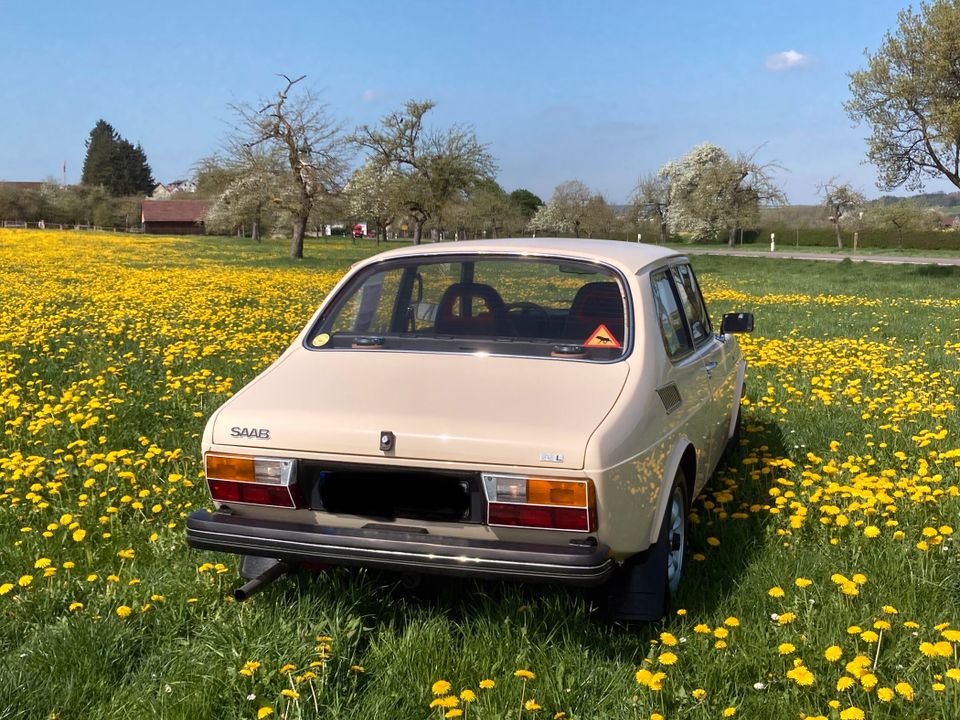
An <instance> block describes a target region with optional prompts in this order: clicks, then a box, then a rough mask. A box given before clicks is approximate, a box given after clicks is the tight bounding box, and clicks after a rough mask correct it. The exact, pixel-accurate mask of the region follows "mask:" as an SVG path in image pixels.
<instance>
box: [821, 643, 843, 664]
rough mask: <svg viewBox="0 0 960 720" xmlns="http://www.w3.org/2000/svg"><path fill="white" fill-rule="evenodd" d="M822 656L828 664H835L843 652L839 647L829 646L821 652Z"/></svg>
mask: <svg viewBox="0 0 960 720" xmlns="http://www.w3.org/2000/svg"><path fill="white" fill-rule="evenodd" d="M823 656H824V657H825V658H826V659H827V660H829V661H830V662H836V661H837V660H839V659H840V658H842V657H843V650H841V649H840V646H839V645H831V646H830V647H828V648H827V649H826V650H824V651H823Z"/></svg>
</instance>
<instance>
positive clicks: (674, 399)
mask: <svg viewBox="0 0 960 720" xmlns="http://www.w3.org/2000/svg"><path fill="white" fill-rule="evenodd" d="M657 395H659V396H660V401H661V402H662V403H663V409H664V410H666V411H667V414H670V413H672V412H673V411H674V410H676V409H677V408H678V407H680V403H681V402H683V401H682V400H681V398H680V391H679V390H678V389H677V386H676V384H675V383H670V384H669V385H664V386H663V387H662V388H657Z"/></svg>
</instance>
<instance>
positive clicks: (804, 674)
mask: <svg viewBox="0 0 960 720" xmlns="http://www.w3.org/2000/svg"><path fill="white" fill-rule="evenodd" d="M787 677H788V678H790V679H791V680H793V681H794V682H795V683H796V684H797V685H800V686H802V687H808V686H810V685H813V683H814V681H815V677H814V675H813V673H812V672H811V671H810V669H809V668H808V667H806V666H805V665H802V664H801V665H795V666H794V667H793V668H791V669H790V670H788V671H787Z"/></svg>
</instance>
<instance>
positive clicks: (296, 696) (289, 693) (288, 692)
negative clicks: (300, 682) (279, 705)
mask: <svg viewBox="0 0 960 720" xmlns="http://www.w3.org/2000/svg"><path fill="white" fill-rule="evenodd" d="M280 694H281V695H283V696H284V697H288V698H290V699H291V700H297V699H299V698H300V693H298V692H297V691H296V690H291V689H290V688H284V689H283V690H281V691H280Z"/></svg>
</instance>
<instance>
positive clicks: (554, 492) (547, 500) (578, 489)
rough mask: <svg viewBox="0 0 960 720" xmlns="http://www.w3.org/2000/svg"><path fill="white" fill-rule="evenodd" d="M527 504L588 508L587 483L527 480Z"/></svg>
mask: <svg viewBox="0 0 960 720" xmlns="http://www.w3.org/2000/svg"><path fill="white" fill-rule="evenodd" d="M527 502H528V503H529V504H531V505H567V506H571V507H586V506H587V483H585V482H576V481H574V482H568V481H564V480H541V479H539V478H528V479H527Z"/></svg>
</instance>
